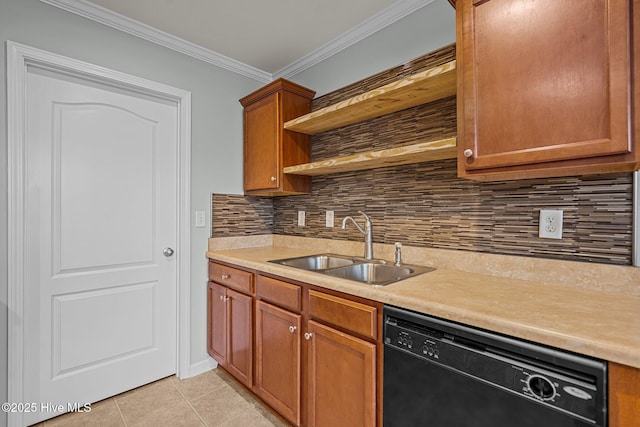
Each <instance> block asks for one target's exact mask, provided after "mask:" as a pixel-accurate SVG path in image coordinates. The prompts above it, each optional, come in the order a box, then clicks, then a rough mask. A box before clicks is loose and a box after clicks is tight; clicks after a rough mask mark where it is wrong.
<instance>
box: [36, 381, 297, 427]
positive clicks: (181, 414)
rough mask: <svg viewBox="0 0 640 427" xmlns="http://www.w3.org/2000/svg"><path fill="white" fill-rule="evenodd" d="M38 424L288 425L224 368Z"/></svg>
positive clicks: (43, 426)
mask: <svg viewBox="0 0 640 427" xmlns="http://www.w3.org/2000/svg"><path fill="white" fill-rule="evenodd" d="M36 426H37V427H85V426H96V427H133V426H136V427H144V426H153V427H156V426H158V427H161V426H168V427H174V426H176V427H178V426H184V427H192V426H193V427H195V426H209V427H213V426H221V427H247V426H251V427H254V426H255V427H272V426H275V427H287V426H289V424H287V423H285V422H283V421H282V420H280V419H279V418H278V417H276V416H275V415H273V414H272V413H271V412H269V410H267V409H266V408H265V407H264V406H263V405H262V404H261V403H260V402H258V401H257V400H255V399H254V398H253V397H252V396H251V395H250V394H249V393H247V392H246V390H244V389H243V388H242V387H241V386H239V385H238V384H237V383H236V382H235V381H233V380H232V379H231V378H230V377H229V375H228V374H227V373H226V372H224V371H222V370H221V369H214V370H212V371H209V372H206V373H204V374H201V375H198V376H196V377H193V378H189V379H186V380H182V381H181V380H179V379H178V378H177V377H175V376H173V377H167V378H164V379H162V380H159V381H156V382H154V383H151V384H147V385H145V386H142V387H139V388H136V389H134V390H131V391H128V392H126V393H122V394H119V395H117V396H114V397H111V398H109V399H105V400H103V401H101V402H97V403H94V404H93V405H91V411H90V412H84V413H82V412H79V413H70V414H65V415H60V416H59V417H56V418H52V419H50V420H47V421H44V422H42V423H39V424H36Z"/></svg>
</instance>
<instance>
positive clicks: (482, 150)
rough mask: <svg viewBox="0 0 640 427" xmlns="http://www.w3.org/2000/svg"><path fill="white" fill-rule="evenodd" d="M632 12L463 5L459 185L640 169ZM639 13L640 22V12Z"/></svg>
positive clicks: (609, 1) (549, 3)
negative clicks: (469, 181)
mask: <svg viewBox="0 0 640 427" xmlns="http://www.w3.org/2000/svg"><path fill="white" fill-rule="evenodd" d="M635 1H636V3H638V2H637V0H635ZM630 3H631V2H630V0H563V1H557V0H536V1H532V0H526V1H523V0H458V1H457V4H456V6H457V8H456V15H457V52H456V55H457V58H456V59H457V66H458V175H459V176H460V177H465V178H471V179H478V180H499V179H520V178H531V177H544V176H567V175H577V174H589V173H604V172H622V171H632V170H635V169H637V168H638V167H639V166H640V153H639V150H638V149H637V147H635V146H634V137H635V135H634V134H636V133H637V131H636V130H635V128H634V127H633V126H631V123H632V117H631V113H632V111H633V108H632V106H633V104H634V103H635V102H637V95H636V94H635V93H633V92H632V76H633V74H632V73H633V69H632V57H633V56H632V52H631V46H632V44H631V38H630V37H631V22H632V17H631V4H630ZM634 13H635V15H636V17H635V18H634V20H635V21H636V23H637V22H638V21H639V20H638V18H637V15H639V14H640V12H638V11H635V12H634ZM636 145H637V144H636Z"/></svg>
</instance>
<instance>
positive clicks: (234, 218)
mask: <svg viewBox="0 0 640 427" xmlns="http://www.w3.org/2000/svg"><path fill="white" fill-rule="evenodd" d="M454 57H455V45H451V46H446V47H445V48H443V49H440V50H439V51H436V52H433V53H430V54H427V55H425V56H423V57H421V58H418V59H416V60H414V61H412V62H410V63H407V64H403V65H402V66H399V67H396V68H394V69H391V70H387V71H385V72H383V73H380V74H378V75H375V76H372V77H370V78H368V79H365V80H363V81H361V82H358V83H356V84H354V85H350V86H348V87H346V88H343V89H340V90H338V91H335V92H332V93H330V94H327V95H325V96H323V97H320V98H317V99H315V100H314V101H313V109H314V110H315V109H318V108H322V107H324V106H326V105H328V104H331V103H334V102H337V101H340V100H343V99H346V98H349V97H351V96H353V95H355V94H357V93H361V92H364V91H366V90H369V89H371V88H373V87H375V86H379V85H381V84H385V83H388V82H390V81H393V80H396V79H398V78H401V77H404V76H406V75H408V74H412V73H416V72H419V71H421V70H422V69H425V68H430V67H432V66H435V65H439V64H442V63H444V62H447V61H449V60H451V59H454ZM455 104H456V102H455V96H454V97H450V98H447V99H444V100H440V101H437V102H434V103H430V104H427V105H422V106H418V107H414V108H411V109H408V110H404V111H401V112H398V113H393V114H389V115H386V116H383V117H379V118H376V119H372V120H369V121H366V122H363V123H358V124H354V125H350V126H345V127H342V128H340V129H336V130H333V131H328V132H323V133H321V134H318V135H314V136H313V137H312V146H313V149H312V160H313V161H318V160H322V159H326V158H329V157H335V156H340V155H347V154H353V153H356V152H358V151H367V150H372V149H381V148H389V147H393V146H400V145H403V144H411V143H415V142H416V141H423V140H425V141H426V140H431V139H441V138H445V137H450V136H455V134H456V109H455ZM632 181H633V180H632V174H630V173H625V174H610V175H592V176H580V177H562V178H541V179H531V180H521V181H504V182H490V183H479V182H473V181H467V180H463V179H459V178H457V172H456V160H455V159H451V160H441V161H436V162H426V163H419V164H414V165H404V166H395V167H387V168H381V169H373V170H366V171H357V172H345V173H338V174H331V175H324V176H314V177H313V178H312V192H311V194H308V195H300V196H287V197H277V198H273V199H271V198H257V197H244V196H229V195H214V196H213V215H212V236H213V237H220V236H241V235H250V234H265V233H275V234H283V235H295V236H305V237H319V238H329V239H342V240H355V241H361V240H363V236H362V235H361V234H360V233H359V232H358V231H357V230H355V228H354V227H353V226H352V225H350V226H349V228H348V229H347V230H342V229H341V228H340V225H341V221H342V219H343V218H344V217H345V216H346V215H351V216H353V217H354V218H356V219H357V220H358V221H359V222H360V223H362V220H361V219H359V218H358V216H359V215H358V211H359V210H361V211H364V212H366V213H367V215H369V216H370V217H371V218H372V221H373V224H374V226H373V227H374V228H373V237H374V242H376V243H394V242H402V243H403V244H407V245H412V246H420V247H433V248H442V249H456V250H468V251H477V252H488V253H495V254H511V255H521V256H535V257H544V258H556V259H564V260H581V261H591V262H600V263H608V264H619V265H630V264H631V254H632V250H631V243H632V193H633V188H632ZM540 209H562V210H563V211H564V223H563V228H564V232H563V238H562V240H553V239H540V238H538V217H539V211H540ZM299 210H304V211H305V212H306V219H307V221H306V226H305V227H299V226H298V225H297V212H298V211H299ZM327 210H333V211H334V212H335V227H333V228H328V227H325V212H326V211H327Z"/></svg>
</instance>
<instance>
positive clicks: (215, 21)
mask: <svg viewBox="0 0 640 427" xmlns="http://www.w3.org/2000/svg"><path fill="white" fill-rule="evenodd" d="M42 1H43V2H46V3H49V4H51V5H54V6H57V7H61V8H63V9H65V10H68V11H71V12H74V13H77V14H80V15H82V16H85V17H87V18H90V19H94V20H96V21H99V22H101V23H103V24H106V25H110V26H112V27H115V28H118V29H120V30H123V31H127V32H129V33H131V34H134V35H136V36H139V37H142V38H147V39H148V40H151V41H154V42H156V43H159V44H164V45H165V46H167V47H171V48H174V49H176V50H180V51H182V52H183V53H187V54H192V55H193V56H196V57H199V59H204V60H208V59H212V58H213V60H210V61H209V62H214V63H216V62H221V63H226V64H227V65H228V66H226V68H230V69H233V68H234V67H238V68H242V69H244V71H245V72H241V73H242V74H245V75H250V76H251V77H254V78H259V79H260V80H271V79H272V78H274V77H280V76H282V75H285V74H287V72H286V71H285V70H287V69H291V68H293V69H295V70H297V71H301V70H302V69H304V68H308V67H309V66H311V65H313V63H314V61H315V62H319V61H320V60H322V59H324V58H326V57H328V56H331V55H332V54H335V53H337V52H338V51H340V50H342V49H344V48H346V47H348V46H350V45H351V44H353V43H356V42H357V41H359V40H361V39H363V38H365V37H367V36H368V35H370V34H373V33H374V32H376V31H378V30H380V29H382V28H384V27H385V26H387V25H389V24H391V23H393V22H395V21H397V20H399V19H401V18H403V17H405V16H407V15H408V14H410V13H412V12H414V11H416V10H418V9H420V8H421V7H423V6H426V5H428V4H429V3H432V2H433V1H443V0H269V1H266V0H135V1H132V0H90V1H89V0H42ZM218 65H220V64H218ZM223 66H224V65H223ZM234 71H238V70H236V69H234ZM290 71H291V70H289V73H288V74H292V73H291V72H290ZM278 74H279V75H278Z"/></svg>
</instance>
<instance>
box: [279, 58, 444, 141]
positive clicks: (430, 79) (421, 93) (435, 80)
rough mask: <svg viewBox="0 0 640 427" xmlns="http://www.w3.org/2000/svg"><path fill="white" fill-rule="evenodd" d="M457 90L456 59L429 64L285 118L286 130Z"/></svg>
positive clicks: (317, 128)
mask: <svg viewBox="0 0 640 427" xmlns="http://www.w3.org/2000/svg"><path fill="white" fill-rule="evenodd" d="M455 93H456V61H450V62H447V63H446V64H443V65H440V66H437V67H433V68H430V69H428V70H425V71H423V72H421V73H417V74H414V75H412V76H410V77H407V78H404V79H402V80H398V81H395V82H392V83H389V84H387V85H384V86H382V87H379V88H377V89H373V90H371V91H369V92H365V93H363V94H360V95H357V96H354V97H353V98H349V99H347V100H344V101H341V102H338V103H335V104H333V105H329V106H328V107H325V108H322V109H320V110H316V111H313V112H311V113H309V114H305V115H304V116H300V117H298V118H296V119H293V120H289V121H288V122H285V124H284V128H285V129H287V130H291V131H295V132H300V133H304V134H307V135H315V134H317V133H320V132H325V131H328V130H331V129H337V128H339V127H342V126H346V125H350V124H353V123H357V122H361V121H364V120H368V119H372V118H374V117H380V116H384V115H385V114H389V113H394V112H396V111H400V110H404V109H407V108H411V107H415V106H416V105H421V104H426V103H428V102H432V101H436V100H438V99H442V98H446V97H447V96H451V95H455Z"/></svg>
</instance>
